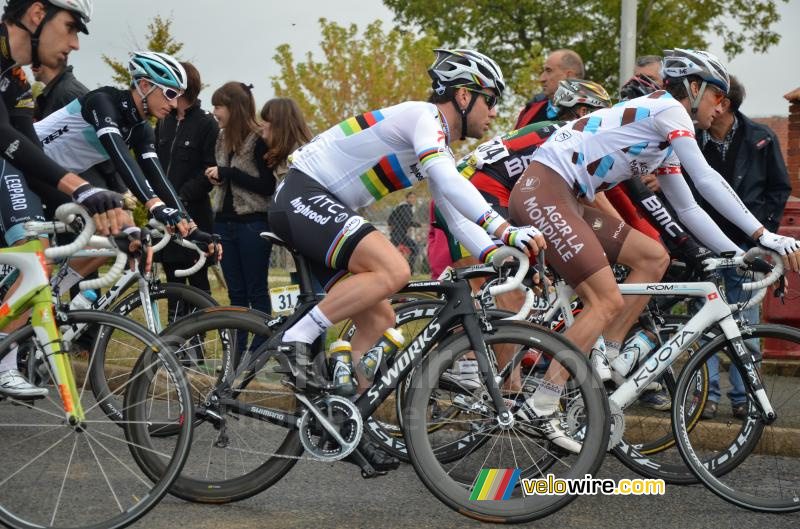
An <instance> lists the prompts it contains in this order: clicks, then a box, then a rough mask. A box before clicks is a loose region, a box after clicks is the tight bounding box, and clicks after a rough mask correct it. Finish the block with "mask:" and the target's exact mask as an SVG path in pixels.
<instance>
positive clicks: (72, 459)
mask: <svg viewBox="0 0 800 529" xmlns="http://www.w3.org/2000/svg"><path fill="white" fill-rule="evenodd" d="M59 323H60V326H61V327H62V328H66V327H67V326H70V325H80V324H82V325H87V326H89V327H90V328H92V329H96V328H97V327H99V326H104V327H107V328H110V329H113V330H114V332H115V334H116V335H117V336H118V337H119V339H120V340H124V341H125V343H126V344H127V345H128V346H129V347H131V348H135V349H137V350H139V351H140V352H141V354H140V358H139V361H138V364H137V368H136V369H133V370H131V371H129V374H128V377H127V378H126V380H125V382H124V383H123V384H121V385H120V386H119V387H117V388H116V389H115V390H114V391H113V393H112V394H110V395H109V398H115V399H119V400H120V401H122V402H124V403H125V404H124V406H121V410H120V411H121V414H122V415H121V418H120V420H119V421H116V422H115V421H112V420H111V419H109V417H108V416H107V415H106V414H105V413H104V412H103V411H102V410H101V408H100V405H99V404H100V403H99V402H98V400H97V398H96V397H95V395H94V394H93V392H92V391H91V390H90V387H89V383H88V376H87V372H88V371H89V370H90V369H91V365H92V363H93V362H95V361H97V360H98V357H97V355H96V354H92V353H90V354H89V355H88V356H87V357H84V356H81V355H70V356H69V360H70V362H71V364H72V368H73V371H74V372H75V375H76V383H77V388H78V394H79V398H80V402H81V404H82V407H83V409H84V412H85V415H86V419H85V421H84V422H83V423H82V424H81V425H76V426H70V425H69V424H68V423H67V421H66V419H65V415H64V409H65V407H69V406H71V401H70V400H69V399H65V397H68V394H67V393H61V392H60V391H59V388H57V387H56V386H55V385H54V383H53V382H52V381H53V380H55V377H54V376H53V373H52V372H51V371H50V366H49V363H47V362H43V361H41V360H39V361H38V363H39V365H38V366H37V369H38V370H41V372H42V373H44V376H41V377H39V380H40V381H41V383H42V384H43V385H45V386H46V387H47V388H48V390H49V394H48V396H47V397H46V398H44V399H42V400H38V401H34V402H25V401H18V400H14V399H6V400H3V401H2V402H0V436H2V437H1V439H2V442H0V460H2V461H3V467H4V475H3V476H2V477H0V522H2V523H3V524H5V525H8V526H10V527H22V528H32V527H37V528H38V527H92V528H98V529H100V528H117V527H125V526H127V525H129V524H131V523H133V522H134V521H136V520H137V519H139V518H140V517H142V516H143V515H144V514H146V513H147V511H149V510H150V509H151V508H152V507H154V506H155V505H156V504H157V503H158V501H159V500H160V499H161V498H162V497H163V496H164V494H166V492H167V489H168V488H169V486H170V485H171V484H172V482H173V480H174V479H175V478H176V477H177V476H178V474H179V472H180V469H181V467H182V466H183V464H184V462H185V460H186V456H187V454H188V450H189V441H190V439H191V432H192V424H191V421H189V420H184V419H185V418H186V417H191V415H192V409H191V403H190V398H189V389H188V386H187V383H186V380H185V378H184V376H183V371H182V370H181V369H180V367H179V366H178V364H177V362H176V361H175V358H174V357H173V355H172V353H171V351H170V350H169V348H168V347H167V346H166V344H164V343H163V342H162V341H161V340H160V339H159V338H158V337H157V336H156V335H154V334H152V333H150V332H148V331H147V330H146V329H144V328H143V327H141V326H139V325H137V324H135V323H134V322H131V321H128V320H126V319H125V318H123V317H121V316H118V315H115V314H109V313H105V312H96V311H74V312H71V313H69V314H68V315H66V319H65V320H64V321H61V322H59ZM24 341H31V342H33V343H34V344H36V345H40V344H38V342H37V340H36V338H35V337H34V330H33V327H31V326H27V327H23V328H21V329H19V330H17V331H16V332H14V333H12V334H11V335H10V336H9V339H7V340H4V341H3V342H0V356H2V355H3V354H5V353H6V352H7V351H8V350H9V346H10V345H11V344H12V343H13V342H20V343H22V342H24ZM35 349H39V350H41V347H36V348H35ZM63 350H65V351H66V349H63ZM32 363H33V364H34V365H36V363H37V362H36V361H33V362H32ZM65 400H66V402H65ZM150 425H169V426H170V427H171V428H173V431H174V434H173V435H172V436H170V437H169V438H168V439H157V438H155V437H153V436H151V435H150V428H149V427H148V426H150ZM120 426H121V427H120ZM134 445H135V446H136V448H137V449H138V450H146V451H149V452H151V453H152V454H153V457H156V458H158V459H159V460H160V461H161V471H160V472H159V473H157V474H154V475H148V474H145V473H144V472H142V471H141V470H140V469H139V468H138V467H137V464H136V460H135V459H134V458H133V457H132V455H131V451H132V448H133V447H134Z"/></svg>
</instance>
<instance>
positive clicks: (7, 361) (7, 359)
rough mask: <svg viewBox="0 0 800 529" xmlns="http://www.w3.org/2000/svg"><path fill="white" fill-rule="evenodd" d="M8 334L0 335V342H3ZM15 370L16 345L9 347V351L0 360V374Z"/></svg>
mask: <svg viewBox="0 0 800 529" xmlns="http://www.w3.org/2000/svg"><path fill="white" fill-rule="evenodd" d="M6 336H8V334H6V333H0V340H5V338H6ZM12 369H17V344H12V345H11V350H10V351H9V352H8V354H7V355H5V356H4V357H3V359H2V360H0V373H5V372H6V371H10V370H12Z"/></svg>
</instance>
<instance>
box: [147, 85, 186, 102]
mask: <svg viewBox="0 0 800 529" xmlns="http://www.w3.org/2000/svg"><path fill="white" fill-rule="evenodd" d="M152 84H153V86H157V87H158V88H160V89H161V93H163V94H164V97H165V98H167V101H172V100H173V99H176V98H178V97H180V96H181V95H183V92H180V91H178V90H175V89H174V88H170V87H169V86H162V85H160V84H158V83H152Z"/></svg>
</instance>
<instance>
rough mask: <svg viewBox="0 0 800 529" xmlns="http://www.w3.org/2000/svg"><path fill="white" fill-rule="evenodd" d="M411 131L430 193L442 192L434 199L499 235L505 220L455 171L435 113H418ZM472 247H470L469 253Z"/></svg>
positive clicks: (504, 225)
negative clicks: (427, 180) (438, 198)
mask: <svg viewBox="0 0 800 529" xmlns="http://www.w3.org/2000/svg"><path fill="white" fill-rule="evenodd" d="M428 110H430V109H428ZM434 110H435V109H434ZM437 112H438V111H437ZM413 131H414V132H413V137H412V138H411V143H412V145H413V146H414V150H415V152H416V153H417V157H418V158H419V161H420V166H421V168H422V170H423V171H425V172H426V173H427V175H428V177H429V181H430V186H431V192H432V193H433V192H434V191H435V192H437V193H441V195H440V200H437V202H439V203H440V204H442V205H443V204H444V203H449V204H451V205H452V206H453V207H454V208H455V210H456V211H458V212H459V213H460V214H461V215H462V216H464V217H466V218H468V219H470V220H472V222H475V223H477V224H481V225H482V227H483V228H484V230H486V231H487V232H488V233H489V234H490V235H494V236H496V237H500V236H501V234H502V233H503V230H504V229H505V228H507V227H508V223H507V222H506V221H505V219H503V218H502V217H501V216H500V215H498V214H497V213H496V212H495V211H494V209H492V207H491V206H490V205H489V203H488V202H486V199H484V198H483V196H482V195H481V194H480V193H479V192H478V190H477V189H475V186H473V185H472V184H471V183H470V182H469V181H468V180H465V179H464V177H463V176H461V175H460V174H459V173H458V170H457V169H456V165H455V160H454V159H453V155H452V153H451V152H450V150H449V149H448V148H447V146H446V145H445V134H444V132H443V131H442V128H441V125H440V124H439V121H438V120H437V119H436V116H435V114H431V113H428V111H426V112H425V113H423V114H421V115H420V116H419V117H418V119H417V120H416V123H415V126H414V128H413ZM434 200H436V198H435V197H434ZM440 207H441V205H440ZM448 220H449V219H448ZM453 233H454V234H455V233H456V232H453ZM465 246H466V244H465ZM473 249H474V248H469V250H470V252H471V251H472V250H473ZM475 255H478V254H475Z"/></svg>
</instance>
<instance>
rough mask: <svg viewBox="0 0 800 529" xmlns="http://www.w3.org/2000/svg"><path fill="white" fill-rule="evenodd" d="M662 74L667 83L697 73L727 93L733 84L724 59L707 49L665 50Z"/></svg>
mask: <svg viewBox="0 0 800 529" xmlns="http://www.w3.org/2000/svg"><path fill="white" fill-rule="evenodd" d="M661 75H662V77H663V78H664V82H665V83H668V82H669V81H670V80H671V81H672V82H673V83H674V82H675V80H679V79H685V78H686V77H688V76H690V75H696V76H697V77H700V78H701V79H702V80H703V81H705V82H707V83H709V84H713V85H714V86H716V87H717V88H719V89H720V90H722V91H723V92H724V93H726V94H727V93H728V89H729V88H730V85H731V80H730V77H729V76H728V70H727V69H726V68H725V66H724V65H723V64H722V61H720V60H719V59H718V58H717V57H716V56H714V55H712V54H711V53H708V52H707V51H700V50H683V49H680V48H675V49H674V50H665V51H664V63H663V66H662V67H661Z"/></svg>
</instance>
